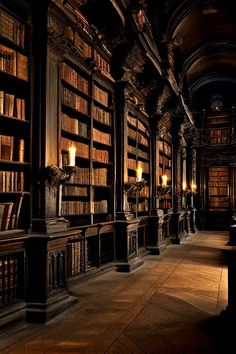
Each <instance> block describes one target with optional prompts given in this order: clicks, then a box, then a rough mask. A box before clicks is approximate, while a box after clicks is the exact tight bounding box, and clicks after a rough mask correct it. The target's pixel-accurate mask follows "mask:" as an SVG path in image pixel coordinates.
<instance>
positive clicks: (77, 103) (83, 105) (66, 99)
mask: <svg viewBox="0 0 236 354" xmlns="http://www.w3.org/2000/svg"><path fill="white" fill-rule="evenodd" d="M62 103H63V104H64V105H67V106H69V107H71V108H73V109H75V110H76V111H78V112H81V113H84V114H88V112H89V110H88V101H87V100H86V99H84V98H83V97H80V96H78V95H76V94H75V93H74V92H72V91H70V90H68V89H67V88H65V87H63V88H62Z"/></svg>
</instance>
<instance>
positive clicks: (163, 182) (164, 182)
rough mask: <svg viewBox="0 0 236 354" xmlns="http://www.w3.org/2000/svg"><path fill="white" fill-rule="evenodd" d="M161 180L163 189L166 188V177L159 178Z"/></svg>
mask: <svg viewBox="0 0 236 354" xmlns="http://www.w3.org/2000/svg"><path fill="white" fill-rule="evenodd" d="M161 179H162V185H163V187H166V186H167V179H168V178H167V175H163V176H161Z"/></svg>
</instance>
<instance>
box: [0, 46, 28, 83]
mask: <svg viewBox="0 0 236 354" xmlns="http://www.w3.org/2000/svg"><path fill="white" fill-rule="evenodd" d="M0 71H3V72H5V73H7V74H10V75H13V76H16V77H18V78H19V79H22V80H25V81H28V57H26V56H25V55H23V54H21V53H19V52H17V51H15V50H13V49H11V48H8V47H6V46H4V45H2V44H0Z"/></svg>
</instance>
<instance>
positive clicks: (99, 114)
mask: <svg viewBox="0 0 236 354" xmlns="http://www.w3.org/2000/svg"><path fill="white" fill-rule="evenodd" d="M92 111H93V118H94V119H96V120H98V121H99V122H101V123H103V124H106V125H109V126H111V125H112V115H111V113H110V112H106V111H104V109H102V108H100V107H98V106H95V105H94V106H93V110H92Z"/></svg>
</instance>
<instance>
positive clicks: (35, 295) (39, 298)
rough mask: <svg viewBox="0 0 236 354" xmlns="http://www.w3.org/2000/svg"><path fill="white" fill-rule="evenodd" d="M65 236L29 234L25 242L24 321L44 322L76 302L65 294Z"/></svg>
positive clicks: (75, 299)
mask: <svg viewBox="0 0 236 354" xmlns="http://www.w3.org/2000/svg"><path fill="white" fill-rule="evenodd" d="M66 247H67V237H65V235H63V234H62V235H58V234H32V235H31V236H30V238H29V241H28V251H27V255H28V281H27V283H28V285H27V288H28V289H27V306H26V320H27V321H28V322H34V323H45V322H46V321H48V320H49V319H51V318H52V317H54V316H56V315H57V314H58V313H59V312H62V311H63V310H65V309H66V308H68V307H69V306H71V305H72V304H74V303H75V302H76V301H77V298H76V297H74V296H71V295H70V294H69V292H68V291H67V277H66V269H67V264H66V262H67V258H66V254H67V252H66Z"/></svg>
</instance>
